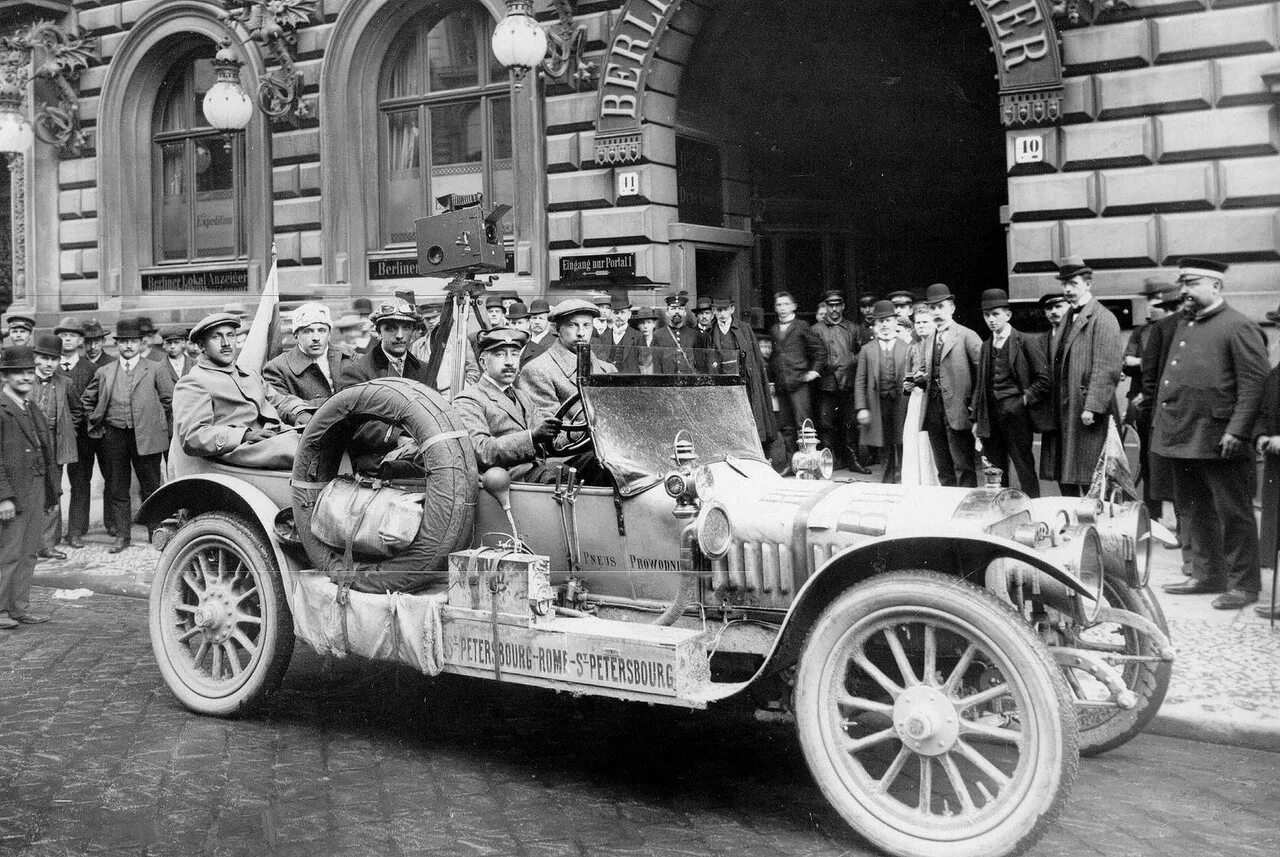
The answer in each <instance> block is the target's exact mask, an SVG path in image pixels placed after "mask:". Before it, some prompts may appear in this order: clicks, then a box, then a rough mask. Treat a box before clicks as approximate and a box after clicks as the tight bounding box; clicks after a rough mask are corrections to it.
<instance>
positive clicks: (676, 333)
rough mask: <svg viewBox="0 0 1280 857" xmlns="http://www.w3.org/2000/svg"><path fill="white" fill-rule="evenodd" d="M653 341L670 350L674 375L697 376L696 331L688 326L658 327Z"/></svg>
mask: <svg viewBox="0 0 1280 857" xmlns="http://www.w3.org/2000/svg"><path fill="white" fill-rule="evenodd" d="M653 338H654V340H655V341H658V340H661V345H662V347H663V348H670V349H671V350H672V351H673V352H674V353H675V357H676V374H678V375H694V374H697V371H698V370H697V369H696V368H695V366H696V361H695V356H696V350H697V347H698V331H696V330H694V329H693V328H692V327H690V326H689V325H687V324H685V325H681V326H680V327H670V326H667V327H660V328H658V331H657V332H656V333H655V334H654V335H653Z"/></svg>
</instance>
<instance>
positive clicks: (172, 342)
mask: <svg viewBox="0 0 1280 857" xmlns="http://www.w3.org/2000/svg"><path fill="white" fill-rule="evenodd" d="M187 334H188V331H187V329H186V328H184V327H180V326H179V325H176V324H171V325H168V326H167V327H165V328H163V329H162V330H161V331H160V339H161V341H162V342H163V343H164V344H163V345H162V346H161V348H163V349H164V351H163V353H164V359H163V360H161V361H160V365H161V366H163V367H164V368H165V369H166V370H167V371H168V373H169V380H171V381H173V383H175V384H176V383H178V379H179V378H181V377H182V376H183V375H185V374H187V373H188V372H190V371H191V367H193V366H195V365H196V361H195V360H193V359H192V358H191V357H190V356H189V355H188V354H187V341H188V338H187Z"/></svg>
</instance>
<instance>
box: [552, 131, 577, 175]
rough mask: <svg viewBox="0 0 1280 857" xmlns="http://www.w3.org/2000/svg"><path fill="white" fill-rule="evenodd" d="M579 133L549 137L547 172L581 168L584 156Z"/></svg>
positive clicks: (561, 171)
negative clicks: (579, 143)
mask: <svg viewBox="0 0 1280 857" xmlns="http://www.w3.org/2000/svg"><path fill="white" fill-rule="evenodd" d="M578 141H579V135H578V134H577V133H573V132H570V133H568V134H557V135H555V136H554V137H548V138H547V172H549V173H563V172H569V171H571V170H576V169H579V168H580V167H581V166H582V160H583V159H582V156H581V153H580V151H579V149H578Z"/></svg>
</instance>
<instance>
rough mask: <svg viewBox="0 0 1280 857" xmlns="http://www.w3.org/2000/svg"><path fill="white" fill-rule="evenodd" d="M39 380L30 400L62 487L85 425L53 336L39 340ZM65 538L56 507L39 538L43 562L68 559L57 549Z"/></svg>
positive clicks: (37, 360) (57, 507) (45, 336)
mask: <svg viewBox="0 0 1280 857" xmlns="http://www.w3.org/2000/svg"><path fill="white" fill-rule="evenodd" d="M34 351H35V362H36V377H35V381H34V383H33V384H32V389H31V397H30V399H31V401H32V402H34V403H35V405H36V406H37V407H38V408H40V413H41V414H43V415H44V420H45V423H47V424H48V428H49V437H48V443H49V446H50V447H51V448H52V449H53V451H54V454H53V462H54V465H55V466H56V467H57V468H58V472H57V473H56V474H54V478H56V479H57V480H58V484H59V485H61V484H62V468H63V467H65V466H67V465H69V464H75V463H76V461H77V460H78V449H77V446H76V427H77V425H78V424H80V423H81V422H83V421H84V420H83V414H82V413H81V410H80V401H79V399H77V400H76V401H75V402H74V403H73V402H72V400H71V386H72V385H71V379H70V378H69V377H67V375H66V374H64V373H63V372H62V369H61V365H60V364H61V357H62V340H61V339H60V338H59V337H58V336H57V335H56V334H52V333H42V334H40V335H39V336H37V337H36V347H35V349H34ZM61 538H62V507H61V506H60V505H55V506H54V507H53V511H52V512H50V514H49V515H48V516H47V517H46V518H45V527H44V535H43V536H42V537H41V539H40V558H41V559H66V558H67V555H66V554H64V553H63V552H62V551H60V550H58V541H59V540H60V539H61Z"/></svg>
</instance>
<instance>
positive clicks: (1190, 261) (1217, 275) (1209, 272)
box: [10, 257, 1227, 324]
mask: <svg viewBox="0 0 1280 857" xmlns="http://www.w3.org/2000/svg"><path fill="white" fill-rule="evenodd" d="M1226 273H1227V263H1226V262H1215V261H1214V260H1213V259H1194V258H1190V257H1188V258H1184V259H1179V260H1178V279H1180V280H1194V279H1196V278H1198V277H1212V278H1213V279H1215V280H1221V279H1222V278H1223V276H1224V275H1225V274H1226ZM10 324H12V322H10Z"/></svg>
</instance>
